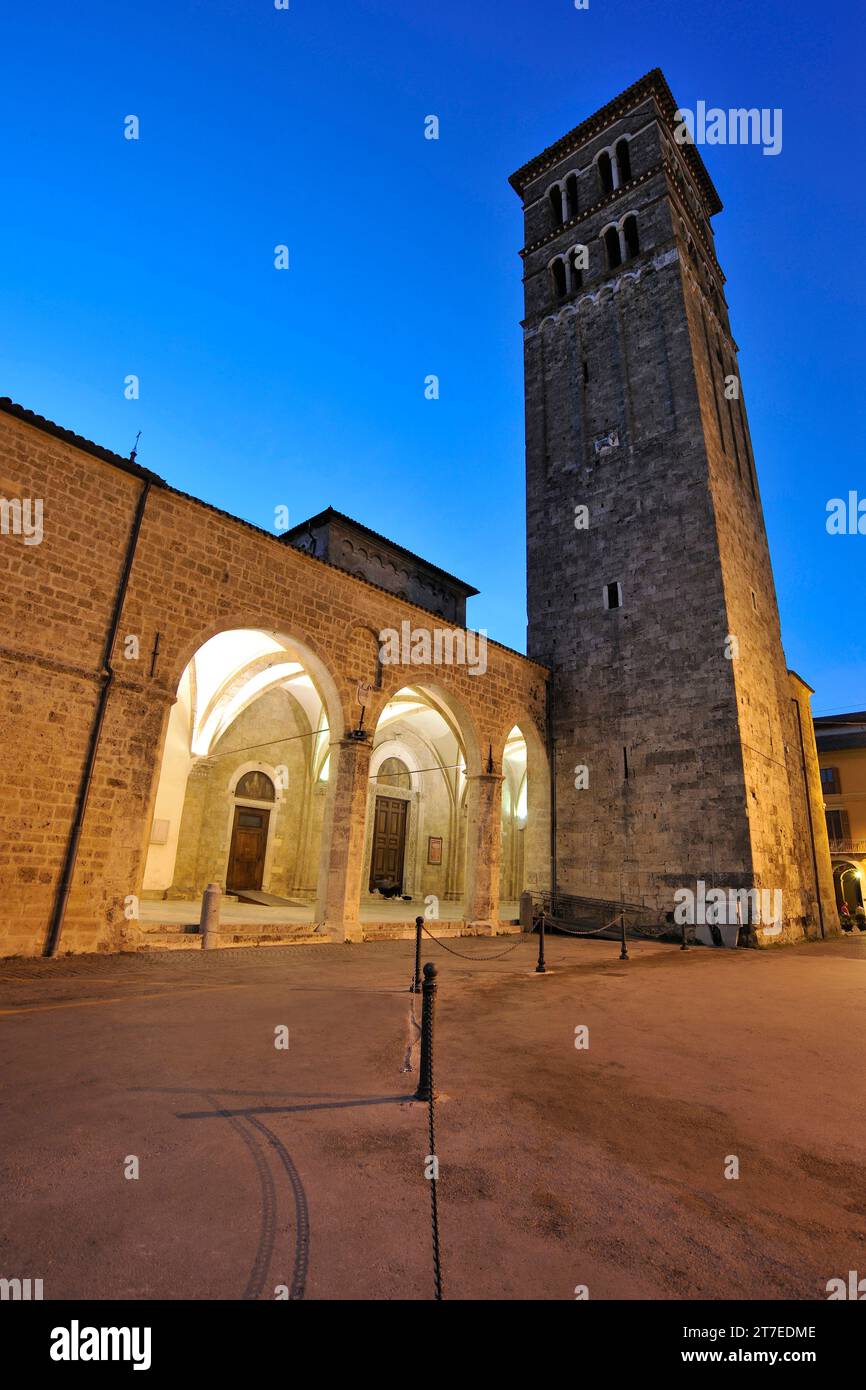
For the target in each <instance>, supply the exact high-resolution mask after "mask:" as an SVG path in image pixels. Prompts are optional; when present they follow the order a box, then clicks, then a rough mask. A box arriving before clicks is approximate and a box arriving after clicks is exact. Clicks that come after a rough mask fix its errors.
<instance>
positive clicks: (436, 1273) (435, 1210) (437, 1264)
mask: <svg viewBox="0 0 866 1390" xmlns="http://www.w3.org/2000/svg"><path fill="white" fill-rule="evenodd" d="M432 1014H433V1010H432V1009H428V1010H427V1011H426V1017H425V1018H424V1024H425V1030H424V1031H425V1033H426V1037H427V1077H426V1078H424V1077H422V1078H421V1079H422V1081H424V1080H425V1079H426V1080H427V1081H428V1083H429V1087H430V1091H429V1098H428V1101H427V1116H428V1129H429V1134H430V1149H429V1157H430V1158H432V1159H433V1160H434V1164H433V1175H432V1176H431V1178H430V1224H431V1228H432V1235H433V1283H434V1287H435V1289H436V1292H435V1294H434V1298H435V1299H436V1300H437V1302H440V1301H441V1299H442V1252H441V1250H440V1248H439V1205H438V1198H437V1192H436V1184H437V1182H438V1178H437V1177H436V1176H435V1173H436V1162H435V1159H436V1127H435V1123H434V1115H433V1106H434V1103H435V1102H434V1096H435V1094H436V1087H435V1085H434V1081H433V1030H432V1027H431V1024H432V1021H433V1020H432Z"/></svg>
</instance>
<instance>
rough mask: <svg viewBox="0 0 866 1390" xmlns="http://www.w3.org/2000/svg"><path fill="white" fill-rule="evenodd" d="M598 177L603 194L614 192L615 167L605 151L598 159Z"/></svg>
mask: <svg viewBox="0 0 866 1390" xmlns="http://www.w3.org/2000/svg"><path fill="white" fill-rule="evenodd" d="M598 177H599V182H600V183H601V191H602V193H603V194H604V193H612V192H613V167H612V165H611V162H610V155H609V154H608V153H607V151H605V153H604V154H600V155H599V157H598Z"/></svg>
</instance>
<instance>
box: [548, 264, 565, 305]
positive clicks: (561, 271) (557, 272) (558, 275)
mask: <svg viewBox="0 0 866 1390" xmlns="http://www.w3.org/2000/svg"><path fill="white" fill-rule="evenodd" d="M550 274H551V279H552V281H553V292H554V294H555V295H556V297H557V299H565V296H566V294H567V293H568V284H567V281H566V274H565V261H564V260H563V259H562V257H561V256H557V258H556V260H555V261H553V262H552V263H551V267H550Z"/></svg>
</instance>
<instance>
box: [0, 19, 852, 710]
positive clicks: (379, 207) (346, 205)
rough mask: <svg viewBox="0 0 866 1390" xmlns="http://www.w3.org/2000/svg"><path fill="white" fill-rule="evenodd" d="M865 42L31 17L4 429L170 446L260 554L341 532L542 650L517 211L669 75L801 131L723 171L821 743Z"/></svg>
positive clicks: (16, 142)
mask: <svg viewBox="0 0 866 1390" xmlns="http://www.w3.org/2000/svg"><path fill="white" fill-rule="evenodd" d="M864 13H866V11H864V10H863V7H862V6H861V4H860V3H859V0H825V3H823V4H821V5H805V4H794V3H792V2H791V0H724V3H721V2H720V0H715V3H710V0H691V3H690V4H688V5H683V4H682V3H681V2H680V0H654V3H651V4H650V3H646V0H590V5H589V9H588V10H585V11H578V10H576V9H575V8H574V0H496V3H494V2H493V0H472V3H471V4H470V3H469V0H435V3H427V4H424V3H421V0H331V2H330V3H327V2H326V0H291V3H290V8H289V9H288V10H277V9H275V7H274V3H273V0H170V2H169V0H161V2H160V3H147V2H146V0H144V2H143V3H138V4H136V5H124V4H117V3H116V0H114V2H113V3H108V0H105V2H104V3H94V2H93V0H81V3H80V4H78V5H76V6H74V7H72V6H70V5H69V4H68V3H59V2H58V0H47V2H46V3H41V4H40V5H38V6H26V7H25V6H19V7H17V12H16V10H13V9H12V8H11V7H9V8H7V11H6V14H5V15H4V49H5V53H4V64H3V67H4V80H3V83H2V86H0V130H2V142H3V147H4V152H5V160H4V179H3V182H4V195H5V196H4V214H3V217H2V219H0V265H2V278H3V288H4V293H3V296H2V302H0V394H3V395H10V396H12V397H13V399H15V400H17V401H19V402H21V404H23V405H25V406H27V407H28V408H30V409H32V410H35V411H37V412H39V413H40V414H43V415H47V416H48V417H49V418H50V419H53V420H56V421H57V422H58V423H60V424H62V425H64V426H66V427H67V428H70V429H73V430H76V431H78V432H79V433H81V434H84V435H86V436H88V437H89V438H91V439H95V440H96V441H98V442H99V443H101V444H103V445H105V446H106V447H108V448H111V449H114V450H116V451H117V452H118V453H122V454H127V453H129V450H130V448H131V447H132V444H133V441H134V438H135V435H136V432H137V431H138V430H141V431H142V439H141V444H140V450H139V460H140V462H141V463H143V464H145V465H146V466H147V467H149V468H152V469H153V470H154V471H155V472H157V473H160V474H161V475H162V476H163V477H165V478H166V479H167V480H168V481H169V482H171V483H172V484H173V485H175V486H177V487H180V488H182V489H183V490H184V491H187V492H191V493H194V494H195V495H197V496H200V497H202V498H204V499H205V500H207V501H209V502H213V503H215V504H216V505H218V506H220V507H223V508H225V509H226V510H227V511H230V512H234V513H236V514H237V515H239V516H242V517H245V518H247V519H248V520H250V521H254V522H256V523H257V524H258V525H261V526H265V527H268V528H271V527H273V524H274V509H275V507H277V506H280V505H285V506H288V508H289V513H290V519H291V522H292V523H295V522H297V521H300V520H302V519H303V518H304V517H305V516H308V515H310V514H312V513H314V512H317V511H319V510H321V509H322V508H323V507H324V506H327V505H328V504H329V503H331V504H333V505H334V506H336V507H338V508H339V509H340V510H342V511H345V512H348V513H349V514H350V515H352V516H355V517H357V518H358V519H359V520H360V521H363V522H365V523H366V524H367V525H369V526H372V527H374V528H375V529H376V530H379V531H383V532H385V533H386V534H388V535H390V536H392V537H393V538H394V539H395V540H397V541H399V542H401V543H402V544H403V545H406V546H408V547H409V548H410V549H412V550H416V551H418V552H419V553H420V554H421V555H424V556H425V557H426V558H428V559H430V560H432V561H434V562H435V563H437V564H439V565H441V566H442V567H443V568H445V569H448V570H451V571H452V572H453V573H455V574H457V575H459V576H460V577H461V578H464V579H466V580H467V581H469V582H470V583H473V584H476V585H477V586H478V587H479V588H480V589H481V590H482V593H481V595H480V596H479V597H478V598H475V599H472V600H471V601H470V607H469V615H470V622H471V623H472V624H473V625H474V626H479V627H486V628H487V629H488V631H489V633H490V635H491V636H493V637H495V638H497V639H498V640H499V641H502V642H505V643H507V644H508V645H510V646H514V647H517V648H519V649H521V650H522V649H523V648H524V636H525V632H524V628H525V595H524V553H523V545H524V523H523V384H522V346H521V333H520V329H519V326H518V325H519V320H520V317H521V313H522V305H521V285H520V273H521V271H520V260H519V258H518V255H517V252H518V250H519V248H520V245H521V230H522V229H521V215H520V204H519V201H518V199H517V197H516V195H515V194H514V193H513V192H512V190H511V189H510V188H509V186H508V183H507V177H508V175H509V174H510V173H512V172H513V170H515V169H516V168H518V167H519V165H521V164H522V163H524V162H525V160H527V159H528V158H530V157H531V156H532V155H534V154H536V153H538V152H539V151H540V150H541V149H542V148H544V147H545V146H546V145H548V144H550V143H551V142H552V141H553V140H555V139H557V138H558V137H559V136H561V135H563V134H565V133H566V131H568V130H569V129H570V128H571V127H572V126H573V125H575V124H577V122H578V121H580V120H582V119H583V118H584V117H586V116H588V115H590V114H591V113H592V112H593V111H594V110H596V108H597V107H599V106H601V105H603V104H604V102H606V101H608V100H609V99H610V98H611V97H613V96H615V95H616V94H617V93H618V92H619V91H621V90H622V89H623V88H624V87H626V86H628V85H629V84H630V83H631V82H633V81H635V79H636V78H638V77H640V76H641V75H642V74H643V73H645V72H647V71H648V70H649V69H650V68H652V67H654V66H656V65H658V66H660V67H661V68H662V69H663V70H664V73H665V75H666V77H667V79H668V82H669V83H670V86H671V88H672V90H673V92H674V95H675V97H676V99H677V101H678V102H679V103H680V105H682V106H684V107H689V108H694V107H696V105H697V103H698V101H699V100H703V101H705V102H706V103H707V104H708V105H709V106H720V107H724V108H728V107H738V106H758V107H770V108H776V107H780V108H781V109H782V113H783V143H782V150H781V152H780V153H779V154H778V155H777V156H775V157H773V156H770V157H768V156H765V155H763V154H762V152H761V150H760V148H757V147H743V146H735V147H725V146H719V147H712V148H705V149H704V150H703V151H702V153H703V155H704V158H705V160H706V162H707V164H708V167H709V169H710V173H711V175H712V177H713V179H714V181H715V183H716V186H717V188H718V189H719V192H720V194H721V197H722V200H723V202H724V204H725V210H724V212H722V213H721V214H719V216H718V217H716V218H715V219H714V226H715V231H716V239H717V249H718V253H719V258H720V260H721V264H722V267H723V269H724V271H725V273H726V275H727V277H728V285H727V294H728V301H729V304H730V309H731V321H732V327H733V331H734V335H735V338H736V340H737V342H738V344H739V347H740V365H741V372H742V379H743V384H744V390H745V394H746V400H747V404H748V407H749V414H750V421H751V427H752V433H753V439H754V445H755V455H756V461H757V466H758V476H759V480H760V483H761V489H762V495H763V501H764V508H765V512H766V518H767V525H768V530H769V537H770V548H771V553H772V556H773V561H774V567H775V573H776V583H777V588H778V593H779V602H780V607H781V614H782V630H783V636H784V641H785V647H786V652H787V656H788V662H789V665H791V666H793V667H795V668H796V669H797V670H798V671H799V672H800V674H801V675H802V676H804V678H805V679H806V680H808V681H809V682H810V684H811V685H813V686H815V688H816V695H815V699H814V708H815V712H816V713H824V712H835V711H837V710H843V709H855V708H856V709H862V708H866V637H864V632H866V628H864V623H863V597H864V594H866V535H862V536H861V535H835V536H831V535H828V533H827V530H826V525H825V522H826V517H827V510H826V508H827V503H828V501H829V499H831V498H834V497H846V498H847V496H848V493H849V492H850V491H852V490H853V491H855V492H857V494H858V498H860V497H862V498H863V499H866V470H864V433H866V431H864V391H863V377H864V365H866V364H864V357H866V353H864V336H863V331H862V319H863V300H864V271H863V263H864V258H863V251H862V247H863V244H864V200H863V174H862V149H863V146H864V128H863V127H864V117H863V101H862V76H861V66H862V54H863V49H864V38H866V22H864V17H863V16H864ZM130 114H135V115H137V116H138V117H139V119H140V139H139V140H138V141H129V140H126V139H124V134H123V130H124V118H125V117H126V116H127V115H130ZM429 114H435V115H437V116H438V117H439V120H440V138H439V140H438V141H430V140H425V139H424V118H425V116H427V115H429ZM277 244H285V245H287V246H288V248H289V258H290V268H289V270H287V271H276V270H275V269H274V247H275V246H276V245H277ZM429 373H436V374H437V375H438V376H439V377H440V381H441V396H440V399H439V400H438V401H428V400H425V398H424V378H425V377H426V376H427V375H428V374H429ZM130 374H136V375H137V376H138V377H139V378H140V382H141V394H140V399H139V400H137V401H128V400H126V399H125V398H124V379H125V378H126V377H127V376H128V375H130ZM864 512H866V507H864ZM864 528H866V518H864ZM96 539H98V538H95V540H96ZM684 543H685V544H687V543H688V538H687V537H684Z"/></svg>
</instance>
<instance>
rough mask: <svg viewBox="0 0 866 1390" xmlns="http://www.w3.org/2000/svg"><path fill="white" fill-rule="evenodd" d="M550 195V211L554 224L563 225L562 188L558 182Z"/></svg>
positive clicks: (555, 225)
mask: <svg viewBox="0 0 866 1390" xmlns="http://www.w3.org/2000/svg"><path fill="white" fill-rule="evenodd" d="M548 197H549V198H550V211H551V212H552V214H553V225H554V227H559V226H561V225H562V189H561V188H560V186H559V184H558V183H555V184H554V185H553V187H552V188H551V190H550V192H549V193H548Z"/></svg>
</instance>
